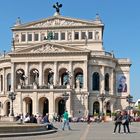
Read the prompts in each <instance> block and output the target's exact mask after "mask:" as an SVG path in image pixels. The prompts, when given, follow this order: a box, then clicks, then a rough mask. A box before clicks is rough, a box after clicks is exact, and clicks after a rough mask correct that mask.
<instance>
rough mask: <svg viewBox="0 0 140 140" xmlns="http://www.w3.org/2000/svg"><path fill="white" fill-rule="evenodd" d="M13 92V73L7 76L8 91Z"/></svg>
mask: <svg viewBox="0 0 140 140" xmlns="http://www.w3.org/2000/svg"><path fill="white" fill-rule="evenodd" d="M10 90H11V73H8V74H7V91H10Z"/></svg>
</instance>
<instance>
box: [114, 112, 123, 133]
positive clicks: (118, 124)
mask: <svg viewBox="0 0 140 140" xmlns="http://www.w3.org/2000/svg"><path fill="white" fill-rule="evenodd" d="M114 121H115V127H114V132H113V134H115V133H116V129H117V127H119V128H118V133H120V131H121V123H122V115H121V111H119V112H117V114H116V116H115V118H114Z"/></svg>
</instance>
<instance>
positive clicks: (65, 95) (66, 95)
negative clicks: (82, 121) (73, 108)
mask: <svg viewBox="0 0 140 140" xmlns="http://www.w3.org/2000/svg"><path fill="white" fill-rule="evenodd" d="M62 97H63V99H64V102H65V110H66V102H67V100H68V99H69V94H68V93H67V92H64V93H63V94H62Z"/></svg>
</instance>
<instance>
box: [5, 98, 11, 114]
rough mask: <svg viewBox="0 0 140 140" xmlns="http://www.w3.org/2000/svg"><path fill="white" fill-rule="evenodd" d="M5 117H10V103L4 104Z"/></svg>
mask: <svg viewBox="0 0 140 140" xmlns="http://www.w3.org/2000/svg"><path fill="white" fill-rule="evenodd" d="M5 115H6V116H10V102H9V101H8V102H6V104H5Z"/></svg>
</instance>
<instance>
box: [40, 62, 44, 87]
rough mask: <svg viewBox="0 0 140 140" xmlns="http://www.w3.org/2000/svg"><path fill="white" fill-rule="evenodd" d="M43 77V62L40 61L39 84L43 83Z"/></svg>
mask: <svg viewBox="0 0 140 140" xmlns="http://www.w3.org/2000/svg"><path fill="white" fill-rule="evenodd" d="M42 78H43V74H42V62H40V63H39V86H41V85H42Z"/></svg>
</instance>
